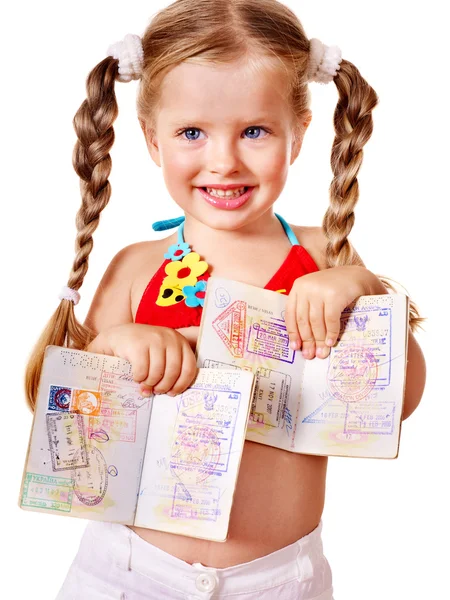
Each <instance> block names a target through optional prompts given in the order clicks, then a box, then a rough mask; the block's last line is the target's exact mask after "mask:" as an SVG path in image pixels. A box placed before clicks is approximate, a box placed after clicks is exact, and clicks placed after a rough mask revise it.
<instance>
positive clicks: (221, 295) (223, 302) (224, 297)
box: [214, 287, 231, 308]
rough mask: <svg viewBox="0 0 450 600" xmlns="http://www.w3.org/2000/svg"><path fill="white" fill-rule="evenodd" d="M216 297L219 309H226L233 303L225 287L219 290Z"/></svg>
mask: <svg viewBox="0 0 450 600" xmlns="http://www.w3.org/2000/svg"><path fill="white" fill-rule="evenodd" d="M214 295H215V297H216V306H217V308H226V307H227V306H228V305H229V304H230V302H231V297H230V294H229V292H228V291H227V290H226V289H225V288H223V287H220V288H217V290H216V291H215V293H214Z"/></svg>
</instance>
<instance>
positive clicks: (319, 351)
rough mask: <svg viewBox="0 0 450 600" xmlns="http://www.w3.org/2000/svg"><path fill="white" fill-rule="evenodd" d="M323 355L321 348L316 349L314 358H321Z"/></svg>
mask: <svg viewBox="0 0 450 600" xmlns="http://www.w3.org/2000/svg"><path fill="white" fill-rule="evenodd" d="M322 355H323V348H316V356H322Z"/></svg>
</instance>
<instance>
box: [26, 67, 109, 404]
mask: <svg viewBox="0 0 450 600" xmlns="http://www.w3.org/2000/svg"><path fill="white" fill-rule="evenodd" d="M117 65H118V61H117V60H115V59H114V58H112V57H111V56H110V57H108V58H105V59H104V60H103V61H102V62H100V63H99V64H98V65H97V66H96V67H94V69H93V70H92V71H91V72H90V73H89V75H88V78H87V81H86V92H87V98H86V100H85V101H84V102H83V103H82V105H81V106H80V108H79V109H78V111H77V113H76V114H75V117H74V119H73V126H74V128H75V132H76V134H77V137H78V141H77V142H76V144H75V148H74V152H73V158H72V162H73V166H74V169H75V171H76V172H77V174H78V175H79V177H80V190H81V199H82V201H81V207H80V209H79V210H78V213H77V215H76V227H77V236H76V240H75V260H74V262H73V265H72V269H71V271H70V275H69V280H68V282H67V287H68V288H70V289H71V290H74V292H73V293H72V297H73V298H74V300H75V302H77V300H78V294H77V292H76V291H77V290H79V289H80V287H81V285H82V284H83V280H84V277H85V275H86V273H87V270H88V263H89V254H90V253H91V250H92V248H93V245H94V242H93V239H92V236H93V233H94V231H95V230H96V229H97V226H98V223H99V218H100V213H101V212H102V210H103V209H104V208H105V206H106V205H107V204H108V202H109V199H110V196H111V185H110V183H109V181H108V177H109V174H110V172H111V165H112V163H111V157H110V155H109V151H110V149H111V147H112V145H113V143H114V130H113V127H112V126H113V123H114V121H115V119H116V118H117V115H118V107H117V102H116V96H115V93H114V81H115V79H116V76H117V72H118V69H117ZM95 336H96V333H95V332H94V331H92V330H91V329H90V328H89V327H87V326H85V325H83V324H81V323H79V322H78V321H77V319H76V317H75V313H74V301H72V300H69V299H62V300H61V303H60V304H59V306H58V308H57V309H56V311H55V312H54V314H53V315H52V316H51V318H50V320H49V322H48V323H47V325H46V327H45V329H44V331H43V332H42V334H41V336H40V337H39V339H38V341H37V342H36V344H35V346H34V348H33V350H32V352H31V355H30V358H29V360H28V363H27V366H26V371H25V394H26V401H27V404H28V406H29V407H30V409H31V410H32V411H34V407H35V404H36V399H37V392H38V386H39V380H40V374H41V369H42V363H43V361H44V354H45V349H46V347H47V346H49V345H56V346H65V347H69V348H78V349H84V348H86V347H87V345H88V344H89V343H90V342H91V341H92V339H93V338H94V337H95Z"/></svg>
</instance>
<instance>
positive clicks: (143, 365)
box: [126, 351, 150, 385]
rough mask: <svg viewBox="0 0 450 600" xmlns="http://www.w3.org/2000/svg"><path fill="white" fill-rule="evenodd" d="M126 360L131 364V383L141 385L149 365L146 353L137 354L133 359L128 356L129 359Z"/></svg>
mask: <svg viewBox="0 0 450 600" xmlns="http://www.w3.org/2000/svg"><path fill="white" fill-rule="evenodd" d="M126 360H128V362H130V363H131V371H132V376H133V381H136V382H137V383H141V385H142V384H143V383H144V382H145V379H146V377H147V375H148V369H149V363H150V361H149V354H148V352H147V353H146V352H142V351H141V352H137V354H136V356H135V357H134V356H131V355H130V358H128V357H127V359H126Z"/></svg>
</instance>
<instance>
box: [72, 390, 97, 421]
mask: <svg viewBox="0 0 450 600" xmlns="http://www.w3.org/2000/svg"><path fill="white" fill-rule="evenodd" d="M101 403H102V395H101V393H100V392H98V391H94V390H78V389H74V390H72V402H71V405H70V412H74V413H79V414H81V415H99V414H100V407H101Z"/></svg>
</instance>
